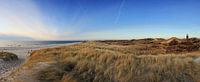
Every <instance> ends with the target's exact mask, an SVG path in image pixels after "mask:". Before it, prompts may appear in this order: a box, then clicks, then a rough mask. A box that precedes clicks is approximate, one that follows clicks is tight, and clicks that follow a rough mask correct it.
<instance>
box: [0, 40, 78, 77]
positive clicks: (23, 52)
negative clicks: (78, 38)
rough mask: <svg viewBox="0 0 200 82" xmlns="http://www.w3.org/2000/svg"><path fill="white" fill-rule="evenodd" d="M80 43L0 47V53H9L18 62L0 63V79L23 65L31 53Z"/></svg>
mask: <svg viewBox="0 0 200 82" xmlns="http://www.w3.org/2000/svg"><path fill="white" fill-rule="evenodd" d="M79 43H81V42H75V43H66V44H55V45H43V46H37V47H35V46H33V47H31V46H30V47H0V51H4V52H11V53H14V54H16V55H17V56H18V58H19V60H15V61H1V62H0V79H2V78H6V77H8V76H9V75H10V74H11V73H12V72H13V71H14V70H15V69H17V68H18V67H20V66H21V65H23V64H24V63H25V62H26V60H27V58H28V57H29V56H30V54H31V51H34V50H40V49H45V48H55V47H60V46H69V45H73V44H79Z"/></svg>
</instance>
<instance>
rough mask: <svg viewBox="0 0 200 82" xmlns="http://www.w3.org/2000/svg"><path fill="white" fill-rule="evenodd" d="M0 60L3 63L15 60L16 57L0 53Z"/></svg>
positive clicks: (11, 54) (7, 53)
mask: <svg viewBox="0 0 200 82" xmlns="http://www.w3.org/2000/svg"><path fill="white" fill-rule="evenodd" d="M0 59H2V60H4V61H10V60H17V59H18V57H17V55H15V54H13V53H10V52H0Z"/></svg>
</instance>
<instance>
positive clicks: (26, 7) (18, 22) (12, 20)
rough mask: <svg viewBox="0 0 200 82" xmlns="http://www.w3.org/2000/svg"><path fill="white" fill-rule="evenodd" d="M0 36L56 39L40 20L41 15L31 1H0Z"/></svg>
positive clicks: (53, 31)
mask: <svg viewBox="0 0 200 82" xmlns="http://www.w3.org/2000/svg"><path fill="white" fill-rule="evenodd" d="M0 12H1V13H0V35H9V36H10V35H13V36H22V37H30V38H33V39H40V40H41V39H43V40H45V39H47V40H50V39H57V37H58V35H57V33H56V31H55V30H54V29H50V28H49V27H48V26H47V25H46V24H45V23H44V21H43V20H42V13H41V12H40V11H39V9H38V8H37V6H36V5H35V4H34V2H32V1H31V0H20V1H19V0H0Z"/></svg>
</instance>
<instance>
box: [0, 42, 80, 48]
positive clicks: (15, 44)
mask: <svg viewBox="0 0 200 82" xmlns="http://www.w3.org/2000/svg"><path fill="white" fill-rule="evenodd" d="M76 42H81V41H0V47H38V46H53V45H59V44H60V45H62V44H68V43H76Z"/></svg>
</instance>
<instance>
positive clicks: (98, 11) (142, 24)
mask: <svg viewBox="0 0 200 82" xmlns="http://www.w3.org/2000/svg"><path fill="white" fill-rule="evenodd" d="M199 8H200V0H0V12H1V13H0V40H96V39H133V38H147V37H153V38H154V37H161V38H169V37H172V36H176V37H180V38H183V37H184V36H185V34H187V33H188V34H190V35H191V36H194V37H198V36H199V35H200V31H199V30H200V16H199V15H200V10H199Z"/></svg>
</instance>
